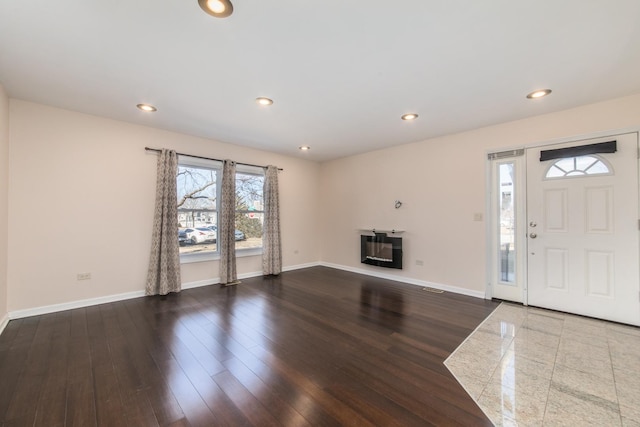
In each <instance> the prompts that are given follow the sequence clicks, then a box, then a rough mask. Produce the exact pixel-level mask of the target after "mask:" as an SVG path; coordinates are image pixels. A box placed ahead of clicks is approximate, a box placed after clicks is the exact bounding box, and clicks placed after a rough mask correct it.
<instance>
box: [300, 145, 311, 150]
mask: <svg viewBox="0 0 640 427" xmlns="http://www.w3.org/2000/svg"><path fill="white" fill-rule="evenodd" d="M298 149H300V151H309V150H311V147H309V146H308V145H302V146H300V147H298Z"/></svg>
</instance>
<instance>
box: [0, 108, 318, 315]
mask: <svg viewBox="0 0 640 427" xmlns="http://www.w3.org/2000/svg"><path fill="white" fill-rule="evenodd" d="M9 119H10V124H11V128H10V145H11V150H10V157H9V161H10V164H11V169H10V172H9V181H10V183H11V185H10V188H9V198H8V200H9V240H8V242H9V243H8V253H9V257H8V260H9V270H8V289H9V290H8V294H9V302H8V309H9V312H12V311H16V310H24V309H29V308H34V307H42V306H47V305H54V304H62V303H67V302H72V301H78V300H83V299H90V298H98V297H104V296H109V295H115V294H121V293H128V292H135V291H142V290H144V284H145V279H146V273H147V266H148V262H149V251H150V244H151V220H152V218H153V209H154V195H155V180H156V161H157V155H155V154H150V153H146V152H145V150H144V147H145V146H150V147H156V148H162V147H165V148H172V149H175V150H177V151H179V152H183V153H189V154H194V155H201V156H207V157H214V158H219V159H225V158H231V159H233V160H236V161H239V162H246V163H254V164H263V165H266V164H275V165H277V166H279V167H281V168H284V171H283V172H281V174H280V176H279V182H280V191H281V216H282V238H283V242H282V245H283V258H284V259H283V263H284V266H285V268H286V267H290V266H296V265H300V264H305V263H311V262H317V261H318V259H319V258H320V256H319V244H318V242H317V236H318V228H319V226H318V224H319V222H320V221H319V213H318V212H319V205H318V200H317V197H316V195H317V193H318V184H319V169H320V167H319V165H318V164H317V163H313V162H309V161H305V160H300V159H296V158H293V157H286V156H282V155H277V154H273V153H268V152H264V151H259V150H255V149H249V148H243V147H239V146H234V145H230V144H224V143H220V142H216V141H212V140H206V139H202V138H196V137H192V136H187V135H183V134H178V133H173V132H168V131H163V130H158V129H153V128H149V127H144V126H138V125H133V124H129V123H124V122H118V121H114V120H109V119H105V118H100V117H95V116H90V115H85V114H80V113H76V112H71V111H66V110H61V109H57V108H52V107H48V106H43V105H39V104H34V103H29V102H25V101H20V100H14V99H11V100H10V115H9ZM0 191H1V190H0ZM0 195H1V194H0ZM0 232H1V231H0ZM295 251H297V252H298V253H297V254H296V253H295ZM0 255H1V254H0ZM261 265H262V264H261V258H260V257H259V256H256V257H246V258H240V259H238V274H244V273H252V272H259V271H261ZM182 271H183V273H182V280H183V282H185V283H189V282H198V281H202V280H208V279H211V278H215V277H218V262H217V261H211V262H202V263H191V264H184V265H183V270H182ZM81 272H90V273H91V275H92V279H91V280H88V281H77V280H76V275H77V273H81Z"/></svg>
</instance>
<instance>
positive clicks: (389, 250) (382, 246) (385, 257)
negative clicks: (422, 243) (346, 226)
mask: <svg viewBox="0 0 640 427" xmlns="http://www.w3.org/2000/svg"><path fill="white" fill-rule="evenodd" d="M360 254H361V257H360V259H361V262H362V263H363V264H369V265H377V266H378V267H387V268H398V269H402V237H389V236H387V234H386V233H375V236H371V235H361V236H360Z"/></svg>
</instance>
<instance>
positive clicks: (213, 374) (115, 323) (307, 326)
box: [0, 267, 497, 427]
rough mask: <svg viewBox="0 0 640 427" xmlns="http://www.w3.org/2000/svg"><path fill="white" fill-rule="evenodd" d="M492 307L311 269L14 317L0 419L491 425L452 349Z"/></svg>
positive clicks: (0, 343) (7, 337) (3, 352)
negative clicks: (455, 365)
mask: <svg viewBox="0 0 640 427" xmlns="http://www.w3.org/2000/svg"><path fill="white" fill-rule="evenodd" d="M496 306H497V304H496V303H493V302H490V301H484V300H481V299H476V298H471V297H465V296H461V295H456V294H452V293H444V294H435V293H430V292H427V291H423V290H421V288H419V287H416V286H412V285H406V284H402V283H398V282H390V281H386V280H382V279H376V278H372V277H368V276H362V275H358V274H353V273H348V272H344V271H340V270H334V269H330V268H326V267H314V268H308V269H304V270H297V271H292V272H286V273H283V274H281V275H280V276H279V277H275V278H262V277H260V278H253V279H246V280H243V283H242V284H241V285H238V286H234V287H227V288H224V287H220V286H207V287H202V288H197V289H190V290H186V291H183V292H182V293H180V294H172V295H169V296H167V297H164V298H162V297H146V298H137V299H133V300H128V301H123V302H117V303H111V304H104V305H100V306H93V307H88V308H83V309H77V310H71V311H65V312H59V313H54V314H47V315H42V316H36V317H30V318H25V319H19V320H12V321H11V322H9V325H8V326H7V327H6V329H5V331H4V332H3V333H2V335H1V336H0V425H1V426H3V427H8V426H33V425H36V426H48V427H54V426H83V427H85V426H281V425H283V426H336V425H345V426H428V425H446V426H451V425H463V426H483V425H490V422H489V420H488V419H487V418H486V417H485V416H484V415H483V414H482V412H481V411H480V409H479V408H478V407H477V406H476V405H475V403H474V402H473V401H472V400H471V398H469V397H468V396H467V394H466V393H465V392H464V390H463V389H462V387H461V386H460V385H459V384H458V383H457V382H456V380H455V379H454V378H453V377H452V376H451V374H450V373H449V371H448V370H447V368H446V367H445V366H444V365H443V364H442V362H443V361H444V359H446V358H447V357H448V355H449V354H450V353H451V352H452V351H453V350H454V349H455V348H456V347H457V346H458V345H459V344H460V343H461V342H462V341H463V340H464V338H465V337H466V336H467V335H468V334H469V333H471V331H473V329H474V328H475V327H476V326H477V325H478V324H479V323H480V322H481V321H482V320H483V319H484V318H485V317H486V316H487V315H488V314H489V313H490V312H491V311H492V310H493V309H494V308H495V307H496Z"/></svg>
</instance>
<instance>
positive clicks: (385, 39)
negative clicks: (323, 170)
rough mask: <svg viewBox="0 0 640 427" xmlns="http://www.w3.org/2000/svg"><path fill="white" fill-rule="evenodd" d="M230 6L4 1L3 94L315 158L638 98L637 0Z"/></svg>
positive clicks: (372, 0)
mask: <svg viewBox="0 0 640 427" xmlns="http://www.w3.org/2000/svg"><path fill="white" fill-rule="evenodd" d="M232 1H233V3H234V9H235V10H234V13H233V15H232V16H231V17H229V18H227V19H219V18H214V17H211V16H209V15H207V14H205V13H204V12H203V11H202V10H201V9H200V7H199V6H198V2H197V0H109V1H97V0H56V1H28V0H2V1H0V83H1V84H3V85H4V87H5V89H6V90H7V92H8V93H9V96H10V97H12V98H19V99H24V100H29V101H34V102H39V103H43V104H48V105H53V106H58V107H62V108H66V109H70V110H76V111H81V112H86V113H90V114H95V115H99V116H105V117H110V118H114V119H118V120H124V121H128V122H133V123H139V124H143V125H148V126H153V127H158V128H162V129H169V130H174V131H178V132H182V133H186V134H191V135H197V136H202V137H207V138H211V139H215V140H219V141H224V142H229V143H233V144H238V145H245V146H250V147H255V148H260V149H264V150H269V151H275V152H279V153H284V154H289V155H294V156H301V157H306V158H309V159H312V160H317V161H324V160H328V159H334V158H338V157H342V156H347V155H351V154H355V153H361V152H365V151H370V150H375V149H379V148H383V147H387V146H392V145H399V144H404V143H408V142H414V141H421V140H424V139H427V138H431V137H434V136H439V135H444V134H450V133H455V132H460V131H464V130H469V129H474V128H478V127H482V126H486V125H491V124H495V123H501V122H505V121H509V120H514V119H519V118H524V117H528V116H533V115H539V114H544V113H548V112H552V111H558V110H562V109H566V108H571V107H574V106H578V105H582V104H587V103H591V102H596V101H600V100H605V99H609V98H615V97H619V96H623V95H627V94H632V93H638V92H640V1H638V0H560V1H558V0H535V1H533V0H484V1H478V0H466V1H464V0H439V1H436V0H399V1H390V0H384V1H382V0H343V1H332V2H322V1H314V0H232ZM539 88H551V89H552V90H553V93H552V94H551V95H550V96H548V97H546V98H544V99H539V100H535V101H532V100H527V99H525V95H526V94H527V93H528V92H531V91H533V90H535V89H539ZM258 96H267V97H270V98H273V99H274V101H275V103H274V105H273V106H271V107H259V106H257V105H256V104H255V102H254V100H255V98H256V97H258ZM141 102H145V103H150V104H153V105H155V106H156V107H157V108H158V112H157V113H154V114H148V113H142V112H140V111H138V110H137V109H136V108H135V105H136V104H138V103H141ZM409 112H416V113H418V114H419V115H420V117H419V118H418V119H417V120H416V121H414V122H404V121H402V120H400V116H401V115H402V114H404V113H409ZM300 145H310V146H311V147H312V149H311V151H309V152H306V153H301V152H299V150H298V147H299V146H300Z"/></svg>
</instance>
